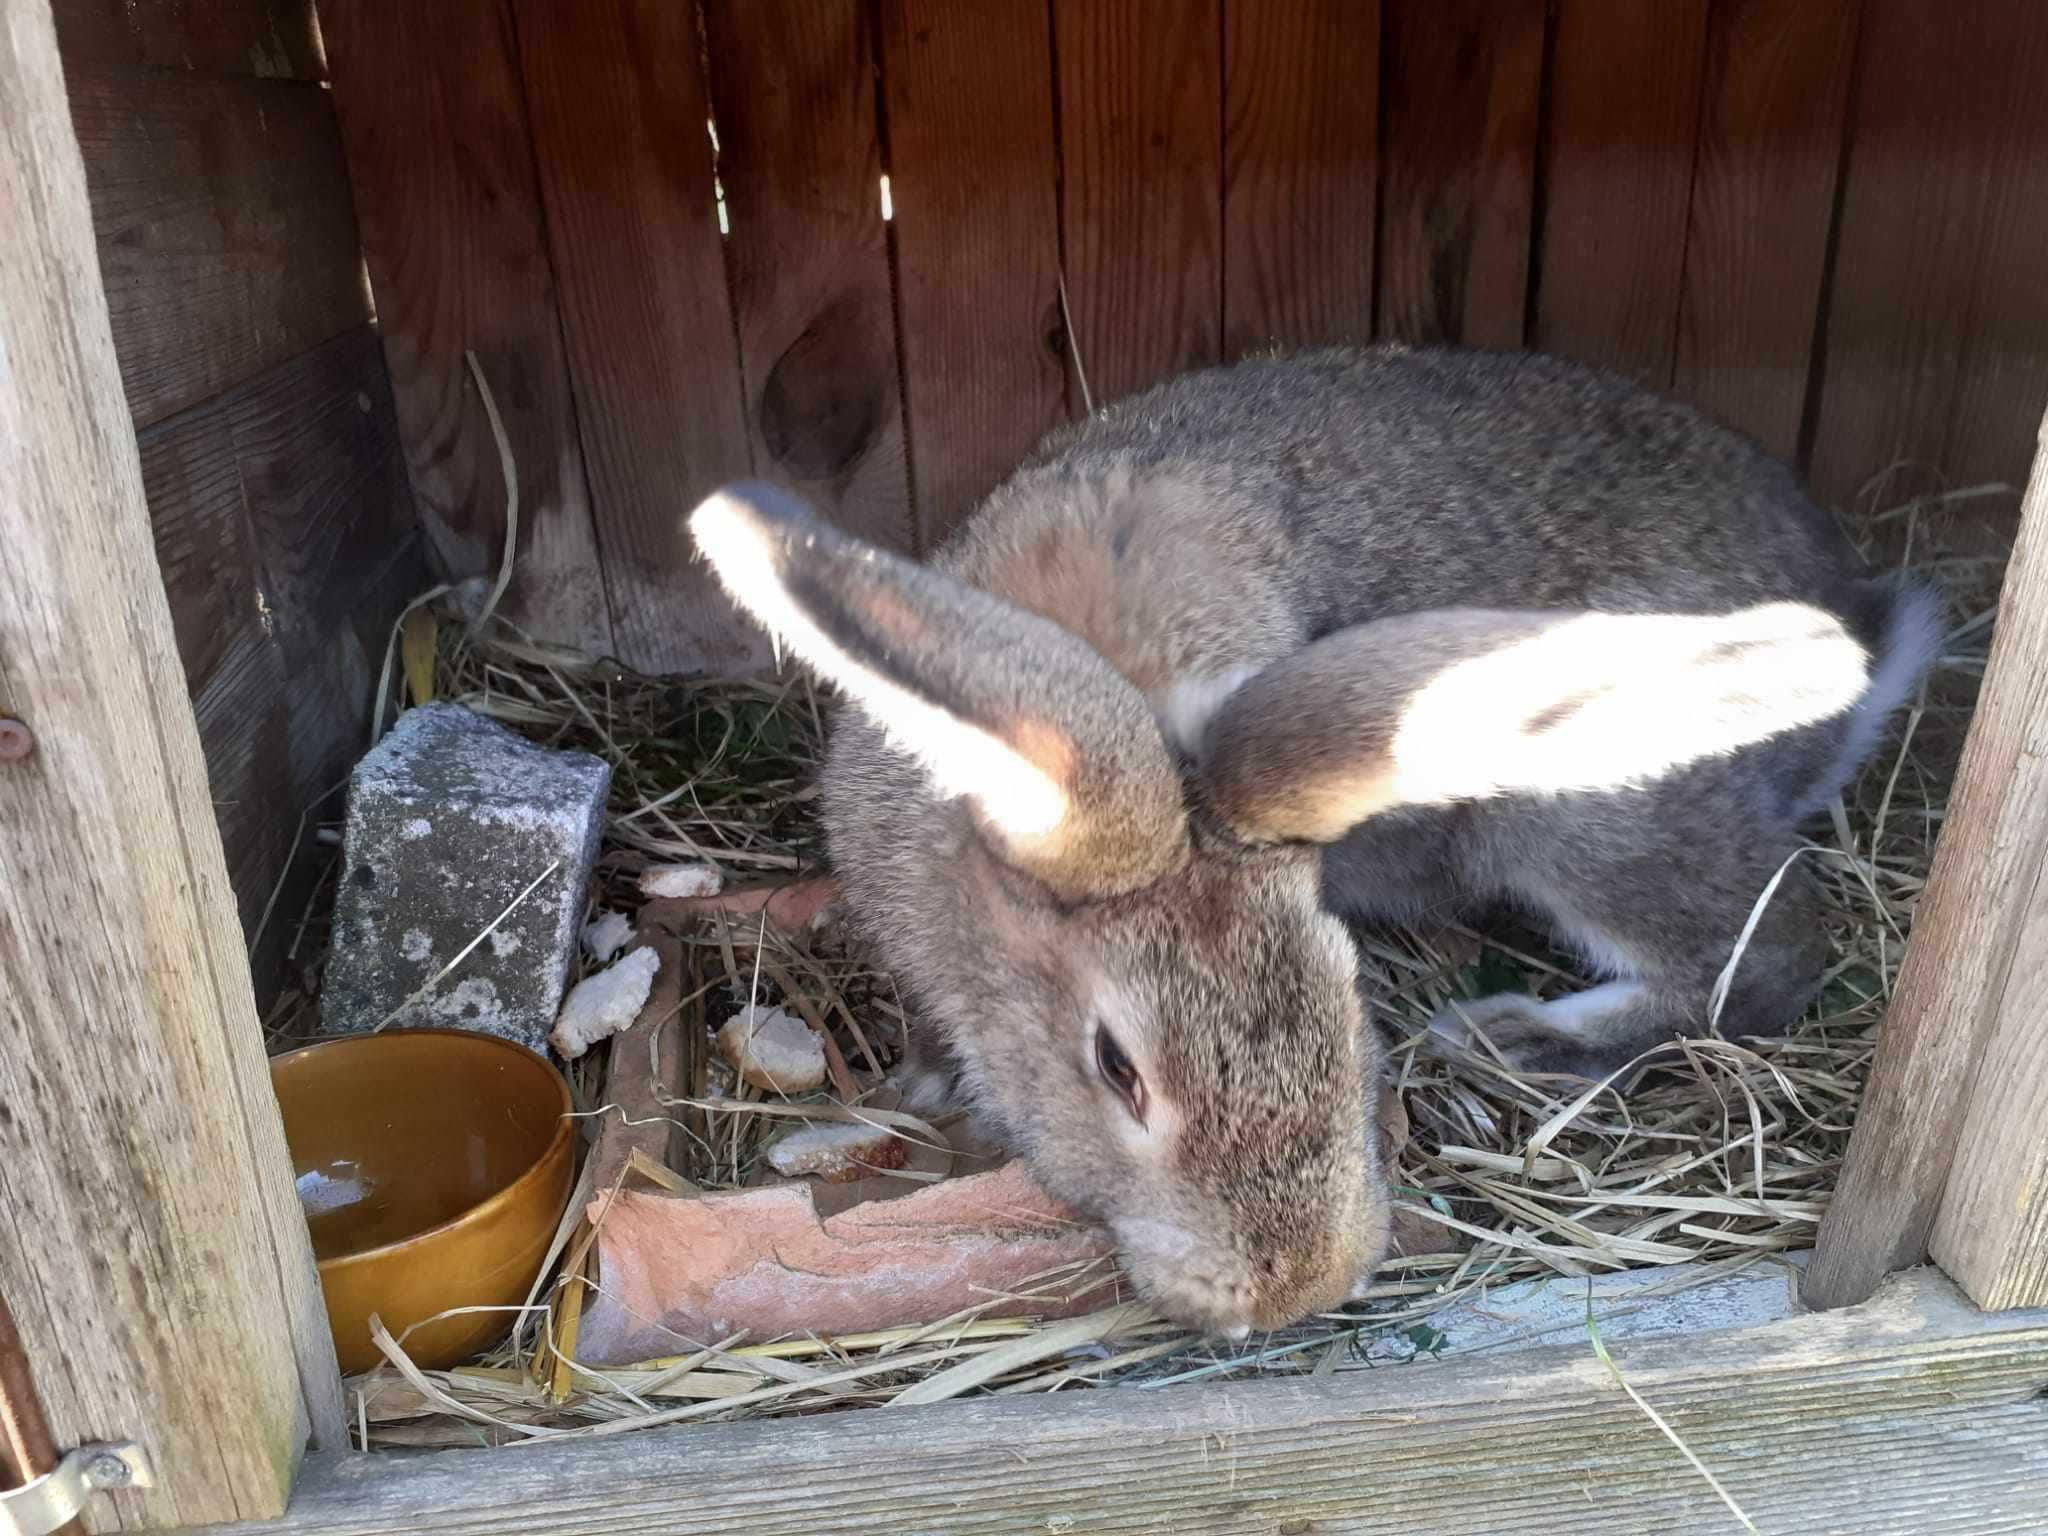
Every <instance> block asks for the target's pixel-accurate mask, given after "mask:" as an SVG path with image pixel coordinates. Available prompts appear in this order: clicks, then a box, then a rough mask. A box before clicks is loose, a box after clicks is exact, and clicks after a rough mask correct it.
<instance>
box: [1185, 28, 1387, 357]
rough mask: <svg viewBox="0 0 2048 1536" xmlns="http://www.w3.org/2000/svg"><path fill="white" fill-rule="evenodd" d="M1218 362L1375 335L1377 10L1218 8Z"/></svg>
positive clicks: (1358, 340) (1378, 60) (1377, 97)
mask: <svg viewBox="0 0 2048 1536" xmlns="http://www.w3.org/2000/svg"><path fill="white" fill-rule="evenodd" d="M1223 50H1224V52H1223V80H1224V114H1225V117H1224V129H1223V201H1224V218H1223V228H1224V237H1223V356H1224V357H1225V358H1226V359H1228V358H1234V357H1241V356H1243V355H1244V354H1245V353H1246V352H1249V351H1251V350H1252V349H1254V348H1258V347H1268V346H1272V345H1274V344H1275V343H1279V344H1281V345H1289V346H1299V345H1304V344H1308V343H1316V342H1341V341H1351V342H1363V341H1368V340H1370V339H1371V337H1372V302H1373V230H1374V227H1375V211H1374V203H1375V201H1376V199H1377V195H1378V186H1379V163H1378V156H1379V81H1380V0H1280V3H1275V0H1253V3H1249V4H1248V3H1245V0H1237V3H1234V4H1230V3H1227V4H1226V5H1225V8H1224V38H1223Z"/></svg>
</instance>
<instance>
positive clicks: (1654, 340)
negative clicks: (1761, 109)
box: [1532, 0, 1709, 387]
mask: <svg viewBox="0 0 2048 1536" xmlns="http://www.w3.org/2000/svg"><path fill="white" fill-rule="evenodd" d="M1708 9H1709V7H1708V0H1664V3H1660V4H1654V5H1646V4H1643V3H1642V0H1558V7H1557V19H1556V29H1557V30H1556V39H1555V43H1554V45H1553V47H1552V49H1551V74H1550V103H1549V110H1548V123H1547V127H1546V130H1545V134H1544V144H1543V169H1542V176H1543V186H1544V207H1543V220H1542V224H1543V228H1542V233H1541V235H1540V237H1539V241H1538V253H1539V254H1538V262H1539V266H1538V272H1537V279H1536V309H1535V329H1534V334H1533V337H1532V340H1533V342H1534V344H1535V345H1536V346H1537V347H1540V348H1541V349H1543V350H1544V351H1549V352H1559V353H1562V354H1563V355H1565V356H1566V357H1571V358H1576V359H1578V360H1579V361H1580V362H1586V363H1596V364H1599V365H1600V366H1603V367H1607V368H1612V369H1614V370H1616V371H1617V372H1620V373H1624V374H1627V375H1628V376H1630V377H1631V378H1634V379H1637V380H1639V381H1641V382H1643V383H1647V384H1651V385H1656V386H1660V387H1661V386H1664V385H1668V384H1669V383H1670V382H1671V372H1672V364H1673V361H1674V359H1675V357H1676V355H1677V344H1678V303H1679V291H1680V279H1681V276H1682V273H1683V270H1684V265H1685V245H1686V213H1687V207H1688V205H1689V203H1690V198H1691V186H1692V172H1693V148H1694V140H1695V132H1696V130H1697V128H1698V126H1699V102H1700V83H1701V78H1702V75H1703V73H1704V68H1703V66H1704V64H1705V61H1706V40H1707V16H1708Z"/></svg>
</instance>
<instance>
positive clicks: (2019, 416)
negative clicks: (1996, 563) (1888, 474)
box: [1942, 6, 2048, 550]
mask: <svg viewBox="0 0 2048 1536" xmlns="http://www.w3.org/2000/svg"><path fill="white" fill-rule="evenodd" d="M2000 45H2001V48H2002V50H2003V53H2004V63H2005V67H2004V69H2003V70H2002V71H2001V73H2002V74H2003V75H2004V80H2003V84H2004V87H2005V94H2004V98H2003V100H2002V102H2001V105H2000V110H1999V123H2000V127H1999V134H1998V146H1997V157H1996V159H1995V160H1994V161H1993V162H1992V174H1991V184H1990V187H1989V193H1988V195H1989V207H1988V208H1987V210H1986V214H1985V220H1984V226H1983V229H1984V233H1983V239H1982V240H1981V242H1980V243H1979V244H1978V246H1977V250H1976V263H1977V270H1976V281H1975V285H1974V293H1973V297H1972V299H1971V304H1970V333H1969V337H1968V339H1967V341H1966V342H1965V343H1964V346H1963V355H1962V361H1961V366H1960V369H1959V372H1958V376H1957V379H1956V386H1955V394H1954V398H1953V400H1952V402H1951V404H1950V408H1949V425H1948V438H1947V442H1946V444H1945V447H1944V451H1943V454H1942V465H1943V468H1944V469H1945V470H1946V472H1947V475H1948V478H1949V481H1950V483H1951V484H1954V485H1980V484H1983V483H1984V482H1986V481H1993V480H1997V481H2003V482H2004V483H2006V484H2007V485H2011V486H2013V487H2015V488H2017V487H2020V486H2022V485H2024V484H2025V483H2026V478H2027V471H2028V465H2029V464H2030V463H2031V462H2032V454H2033V450H2034V443H2035V437H2036V433H2035V425H2036V423H2037V422H2038V421H2039V420H2040V417H2041V414H2042V412H2043V411H2048V281H2043V278H2042V267H2041V259H2042V252H2043V251H2044V250H2048V90H2043V89H2042V82H2043V81H2044V80H2048V10H2043V9H2042V8H2041V7H2038V6H2032V7H2024V8H2022V9H2021V10H2019V11H2018V12H2015V13H2012V14H2010V15H2008V17H2007V18H2006V22H2005V25H2004V27H2003V28H2002V29H2001V32H2000ZM1980 506H1987V507H1988V508H1989V509H1990V510H1992V516H1991V517H1990V518H1987V519H1984V520H1983V522H1982V523H1981V524H1980V526H1979V528H1978V529H1976V530H1971V531H1972V532H1974V533H1975V534H1976V535H1977V537H1976V539H1975V540H1974V542H1975V543H1976V545H1977V547H1979V548H1988V549H1993V550H2002V549H2004V548H2006V547H2007V546H2009V545H2010V543H2011V541H2012V536H2013V533H2014V531H2015V529H2016V526H2017V525H2016V523H2015V521H2014V517H2013V510H2014V509H2013V503H2011V502H1997V503H1989V504H1980ZM1986 534H1988V535H1989V536H1988V537H1985V536H1984V535H1986Z"/></svg>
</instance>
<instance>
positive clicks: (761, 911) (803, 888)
mask: <svg viewBox="0 0 2048 1536" xmlns="http://www.w3.org/2000/svg"><path fill="white" fill-rule="evenodd" d="M838 897H839V886H838V884H837V882H835V881H834V880H833V879H832V878H831V877H830V876H827V875H820V876H817V877H816V878H813V879H809V880H792V881H779V882H776V883H773V884H765V885H746V886H739V887H737V888H735V889H732V890H727V891H721V892H720V893H719V894H717V895H715V896H688V897H657V898H655V899H653V900H650V901H649V902H648V903H647V905H646V906H644V907H643V908H641V915H640V921H641V924H642V926H645V925H646V924H647V922H648V921H649V920H650V919H652V920H654V921H658V922H661V923H663V924H666V925H671V926H678V927H680V925H686V924H690V923H695V922H699V921H702V920H703V919H705V918H710V917H720V916H723V917H726V918H728V919H730V920H732V921H733V922H734V923H736V924H744V925H745V926H747V927H752V926H753V925H754V924H755V923H757V922H759V921H761V920H762V918H763V917H764V916H765V917H766V920H767V922H768V925H769V926H770V927H771V928H776V929H779V930H780V931H782V932H784V933H803V932H805V931H807V930H808V929H811V928H814V927H816V926H818V925H819V924H820V923H821V922H823V920H824V919H825V917H826V915H827V914H828V913H829V912H830V910H831V907H832V904H833V902H835V901H836V900H837V899H838ZM735 937H736V938H737V937H738V935H735Z"/></svg>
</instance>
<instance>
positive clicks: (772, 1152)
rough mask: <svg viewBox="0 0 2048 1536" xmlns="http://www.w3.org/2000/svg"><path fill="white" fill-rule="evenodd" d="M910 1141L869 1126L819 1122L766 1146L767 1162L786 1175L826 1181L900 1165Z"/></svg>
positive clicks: (849, 1180) (843, 1181) (839, 1181)
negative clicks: (804, 1176) (809, 1176)
mask: <svg viewBox="0 0 2048 1536" xmlns="http://www.w3.org/2000/svg"><path fill="white" fill-rule="evenodd" d="M909 1155H910V1143H909V1142H907V1141H905V1140H904V1139H903V1138H902V1137H901V1136H894V1135H891V1134H890V1133H889V1132H888V1131H886V1130H883V1129H880V1128H878V1127H876V1126H872V1125H849V1124H843V1123H841V1122H838V1121H829V1120H828V1121H821V1122H818V1123H816V1124H812V1125H805V1126H800V1127H798V1128H797V1129H796V1130H794V1131H791V1132H790V1133H789V1134H788V1135H787V1136H785V1137H783V1138H782V1140H780V1141H778V1142H776V1143H775V1145H774V1146H772V1147H770V1148H769V1149H768V1165H769V1166H770V1167H771V1168H773V1169H774V1170H775V1171H776V1172H777V1173H779V1174H782V1175H784V1176H785V1177H788V1178H792V1179H793V1178H799V1177H801V1176H803V1175H805V1174H809V1175H811V1176H812V1177H814V1178H817V1179H820V1180H822V1181H824V1182H825V1183H827V1184H851V1183H852V1182H853V1181H854V1180H855V1179H861V1178H865V1177H867V1175H869V1174H871V1173H879V1172H883V1171H885V1170H887V1169H891V1168H901V1167H902V1166H903V1164H904V1163H905V1161H906V1160H907V1159H908V1158H909Z"/></svg>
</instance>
